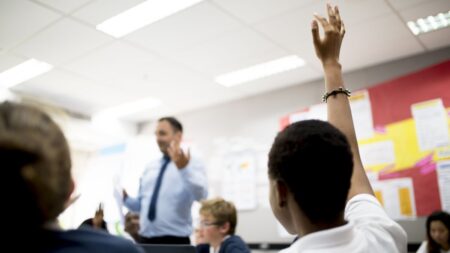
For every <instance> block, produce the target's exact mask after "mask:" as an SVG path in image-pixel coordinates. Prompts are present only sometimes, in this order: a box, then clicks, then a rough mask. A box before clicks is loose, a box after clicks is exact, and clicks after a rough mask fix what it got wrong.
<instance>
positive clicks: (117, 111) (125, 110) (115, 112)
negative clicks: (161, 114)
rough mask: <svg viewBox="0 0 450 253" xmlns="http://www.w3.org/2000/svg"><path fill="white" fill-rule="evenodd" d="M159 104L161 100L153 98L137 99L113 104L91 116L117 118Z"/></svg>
mask: <svg viewBox="0 0 450 253" xmlns="http://www.w3.org/2000/svg"><path fill="white" fill-rule="evenodd" d="M159 105H161V101H160V100H158V99H154V98H145V99H141V100H138V101H134V102H130V103H126V104H122V105H118V106H114V107H111V108H108V109H105V110H103V111H100V112H98V113H96V114H95V115H94V116H93V118H96V119H118V118H121V117H123V116H127V115H132V114H134V113H137V112H140V111H143V110H149V109H153V108H155V107H158V106H159Z"/></svg>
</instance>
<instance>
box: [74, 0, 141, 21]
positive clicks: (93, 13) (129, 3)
mask: <svg viewBox="0 0 450 253" xmlns="http://www.w3.org/2000/svg"><path fill="white" fill-rule="evenodd" d="M141 2H144V0H96V1H93V2H92V3H90V4H88V5H86V6H84V7H83V8H81V9H80V10H77V11H76V12H75V13H73V14H72V16H74V17H77V18H79V19H82V20H84V21H86V22H88V23H90V24H93V25H98V24H100V23H101V22H103V21H105V20H107V19H108V18H111V17H113V16H115V15H117V14H119V13H121V12H123V11H126V10H128V9H130V8H132V7H134V6H136V5H138V4H139V3H141Z"/></svg>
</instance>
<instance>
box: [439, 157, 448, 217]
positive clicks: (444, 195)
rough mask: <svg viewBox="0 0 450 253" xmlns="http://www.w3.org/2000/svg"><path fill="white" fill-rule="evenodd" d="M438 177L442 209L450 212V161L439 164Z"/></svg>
mask: <svg viewBox="0 0 450 253" xmlns="http://www.w3.org/2000/svg"><path fill="white" fill-rule="evenodd" d="M437 176H438V184H439V195H440V199H441V205H442V209H443V210H445V211H447V212H450V160H447V161H442V162H438V163H437Z"/></svg>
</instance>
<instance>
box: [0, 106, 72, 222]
mask: <svg viewBox="0 0 450 253" xmlns="http://www.w3.org/2000/svg"><path fill="white" fill-rule="evenodd" d="M0 154H1V156H2V157H3V158H2V163H4V165H5V164H6V166H5V168H4V169H5V170H6V174H7V179H6V180H12V181H14V180H16V181H17V182H16V184H15V185H14V186H13V188H12V191H16V192H20V193H22V194H23V196H21V197H23V198H25V200H22V201H28V202H33V203H24V204H23V205H22V206H32V207H33V209H34V210H38V211H39V212H40V214H39V215H36V214H33V215H34V219H35V220H34V221H33V222H37V223H40V224H42V223H44V222H46V221H49V220H52V219H55V218H56V217H57V216H58V215H59V214H60V213H61V212H62V211H63V210H64V205H65V203H66V201H67V199H68V197H69V194H70V192H71V190H72V181H71V180H72V179H71V172H70V169H71V160H70V153H69V147H68V145H67V142H66V139H65V137H64V135H63V133H62V131H61V129H60V128H59V127H58V125H57V124H56V123H55V122H54V121H53V120H52V119H51V118H50V117H49V116H48V115H47V114H46V113H44V112H42V111H40V110H38V109H36V108H34V107H31V106H27V105H23V104H19V103H11V102H4V103H1V104H0ZM20 201H21V200H18V203H19V204H20ZM36 217H37V218H36ZM36 219H38V220H36Z"/></svg>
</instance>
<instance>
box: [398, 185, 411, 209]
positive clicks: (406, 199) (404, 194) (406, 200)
mask: <svg viewBox="0 0 450 253" xmlns="http://www.w3.org/2000/svg"><path fill="white" fill-rule="evenodd" d="M398 198H399V201H400V213H401V214H402V215H405V216H412V214H413V212H412V206H411V194H410V192H409V188H407V187H402V188H399V189H398Z"/></svg>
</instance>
